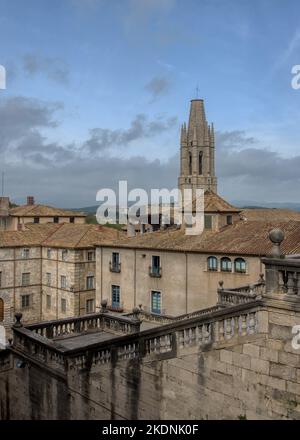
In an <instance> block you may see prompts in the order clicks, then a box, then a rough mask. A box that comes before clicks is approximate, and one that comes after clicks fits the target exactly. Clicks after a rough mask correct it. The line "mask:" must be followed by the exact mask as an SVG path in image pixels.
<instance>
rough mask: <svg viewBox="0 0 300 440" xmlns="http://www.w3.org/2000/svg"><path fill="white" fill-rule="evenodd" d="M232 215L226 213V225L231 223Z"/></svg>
mask: <svg viewBox="0 0 300 440" xmlns="http://www.w3.org/2000/svg"><path fill="white" fill-rule="evenodd" d="M232 223H233V222H232V215H227V225H232Z"/></svg>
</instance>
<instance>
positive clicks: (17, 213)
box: [9, 205, 86, 217]
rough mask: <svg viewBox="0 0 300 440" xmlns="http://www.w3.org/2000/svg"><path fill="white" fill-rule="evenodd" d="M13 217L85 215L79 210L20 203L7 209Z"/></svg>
mask: <svg viewBox="0 0 300 440" xmlns="http://www.w3.org/2000/svg"><path fill="white" fill-rule="evenodd" d="M9 215H11V216H13V217H86V214H84V213H83V212H79V211H68V210H65V209H60V208H53V207H52V206H47V205H22V206H17V207H16V208H11V209H10V210H9Z"/></svg>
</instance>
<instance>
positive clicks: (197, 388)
mask: <svg viewBox="0 0 300 440" xmlns="http://www.w3.org/2000/svg"><path fill="white" fill-rule="evenodd" d="M257 304H258V303H257ZM283 306H284V307H283ZM298 324H300V312H299V310H298V311H297V307H295V305H292V304H289V303H285V304H283V303H282V301H278V300H277V299H276V300H273V299H269V300H264V301H261V302H260V303H259V305H256V307H255V308H254V306H253V305H248V306H246V305H244V306H243V307H235V308H232V309H230V311H229V309H228V311H219V312H216V313H215V314H212V315H211V318H209V317H206V318H202V319H200V320H199V319H198V320H195V319H193V320H188V321H186V322H179V323H177V324H176V325H175V326H174V325H173V324H172V325H167V326H165V327H160V329H152V330H148V331H147V332H143V333H141V334H140V336H138V335H137V336H135V335H132V336H130V337H125V338H123V340H118V341H116V340H115V341H114V344H113V345H112V344H111V345H110V346H108V345H107V344H106V346H105V347H101V346H99V348H98V349H97V350H98V351H95V350H96V349H95V347H94V348H93V351H91V352H90V354H88V353H89V351H88V350H86V349H85V350H84V351H83V352H82V353H79V352H78V353H73V354H72V355H70V356H69V357H68V363H67V364H68V368H67V369H66V368H65V369H63V367H62V366H63V365H66V364H64V363H63V362H62V361H60V369H59V370H57V371H55V370H54V369H51V368H50V364H49V362H47V363H46V364H44V365H43V364H42V363H41V362H40V361H39V359H43V356H44V354H43V351H41V353H39V351H37V352H36V355H35V361H34V362H29V361H28V357H26V355H25V356H24V357H22V355H21V351H20V349H18V352H16V351H14V352H13V353H12V354H10V355H9V354H8V355H6V357H5V356H4V355H2V358H3V359H6V364H5V362H4V361H3V365H4V366H3V367H2V371H1V374H0V396H1V398H0V399H1V404H0V405H1V406H0V413H1V417H2V418H5V414H6V415H7V414H8V415H9V417H10V418H12V419H17V418H25V419H27V418H29V419H30V418H39V419H56V418H61V419H63V418H70V419H81V418H83V419H234V420H237V419H244V418H247V419H300V362H299V361H300V351H298V350H295V349H293V348H292V345H291V342H292V327H293V326H294V325H298ZM122 341H123V342H122ZM126 341H127V342H126ZM147 341H148V342H147ZM137 344H138V345H139V351H138V353H137V352H136V351H135V350H136V348H137ZM144 344H146V346H147V348H146V349H143V348H142V347H143V346H144ZM118 346H119V347H120V348H118ZM107 350H108V351H107ZM103 353H107V355H105V356H103ZM108 353H109V356H108ZM42 355H43V356H42ZM8 359H9V361H8ZM20 359H25V361H26V362H27V365H25V367H24V368H16V362H17V360H20ZM8 364H9V367H8V366H7V365H8ZM8 368H9V369H8ZM7 369H8V370H7ZM0 370H1V368H0ZM28 390H29V391H28ZM58 406H59V409H58Z"/></svg>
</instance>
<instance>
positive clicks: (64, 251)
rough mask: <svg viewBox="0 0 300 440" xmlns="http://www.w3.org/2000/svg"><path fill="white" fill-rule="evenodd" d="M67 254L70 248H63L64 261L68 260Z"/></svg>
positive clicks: (62, 256) (62, 257)
mask: <svg viewBox="0 0 300 440" xmlns="http://www.w3.org/2000/svg"><path fill="white" fill-rule="evenodd" d="M67 256H68V250H67V249H63V250H62V251H61V259H62V260H63V261H66V259H67Z"/></svg>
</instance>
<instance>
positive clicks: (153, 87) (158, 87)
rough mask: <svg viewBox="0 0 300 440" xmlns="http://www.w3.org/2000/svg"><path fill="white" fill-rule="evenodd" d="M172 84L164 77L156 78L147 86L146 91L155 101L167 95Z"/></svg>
mask: <svg viewBox="0 0 300 440" xmlns="http://www.w3.org/2000/svg"><path fill="white" fill-rule="evenodd" d="M170 85H171V82H170V80H169V79H168V78H165V77H163V76H161V77H159V76H157V77H154V78H152V79H151V81H149V82H148V83H147V84H146V85H145V90H147V92H149V93H150V95H151V100H152V101H155V100H156V99H157V98H159V97H160V96H162V95H165V94H166V93H167V92H168V91H169V89H170Z"/></svg>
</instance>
